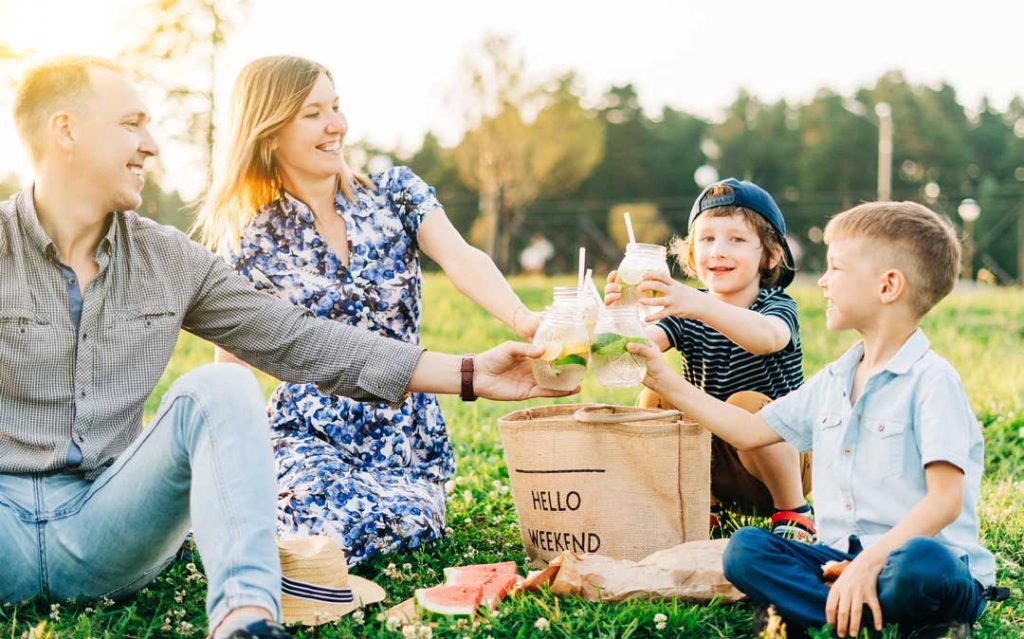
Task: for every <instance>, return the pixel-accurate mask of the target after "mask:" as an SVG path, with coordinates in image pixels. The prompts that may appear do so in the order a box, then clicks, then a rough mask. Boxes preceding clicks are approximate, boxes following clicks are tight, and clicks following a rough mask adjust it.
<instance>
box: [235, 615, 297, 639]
mask: <svg viewBox="0 0 1024 639" xmlns="http://www.w3.org/2000/svg"><path fill="white" fill-rule="evenodd" d="M226 639H292V636H291V635H290V634H288V631H287V630H285V629H284V626H282V625H281V624H279V623H277V622H276V621H267V620H266V619H260V620H259V621H257V622H254V623H251V624H249V625H247V626H244V627H242V628H238V629H236V630H235V631H234V632H232V633H231V634H230V635H228V636H227V637H226Z"/></svg>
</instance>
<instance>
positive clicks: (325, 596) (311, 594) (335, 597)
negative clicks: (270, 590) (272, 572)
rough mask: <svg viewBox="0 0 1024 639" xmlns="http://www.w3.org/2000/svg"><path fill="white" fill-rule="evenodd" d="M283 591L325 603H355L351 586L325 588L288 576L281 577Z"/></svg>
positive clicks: (283, 592) (293, 595)
mask: <svg viewBox="0 0 1024 639" xmlns="http://www.w3.org/2000/svg"><path fill="white" fill-rule="evenodd" d="M281 593H282V594H285V595H291V596H292V597H296V598H298V599H308V600H310V601H322V602H324V603H336V604H350V603H355V601H356V599H355V596H354V595H353V594H352V589H351V588H325V587H324V586H314V585H313V584H307V583H305V582H302V581H295V580H294V579H289V578H288V577H281Z"/></svg>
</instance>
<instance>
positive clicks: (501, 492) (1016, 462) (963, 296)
mask: <svg viewBox="0 0 1024 639" xmlns="http://www.w3.org/2000/svg"><path fill="white" fill-rule="evenodd" d="M554 283H556V282H554V281H551V280H539V279H533V280H525V279H524V280H517V281H515V282H514V286H515V288H516V289H517V291H518V292H519V293H520V295H521V296H522V297H523V299H524V300H525V301H526V302H527V303H528V304H529V305H530V306H531V307H534V308H540V307H542V306H543V304H544V302H545V301H546V297H547V295H548V291H549V290H550V287H551V286H552V285H553V284H554ZM557 283H568V282H567V281H565V282H557ZM791 293H792V294H793V295H794V297H796V299H797V301H798V303H799V305H800V309H801V322H802V327H803V328H802V335H803V344H804V358H805V359H804V362H805V370H806V371H807V372H808V373H811V372H814V371H817V370H818V369H819V368H821V366H822V365H823V364H825V363H827V362H829V361H831V360H832V359H834V358H835V357H836V356H838V355H839V354H840V353H842V352H843V351H844V350H845V349H846V348H847V347H848V346H849V345H850V344H852V343H853V341H854V340H855V339H856V336H854V335H853V334H849V333H847V334H839V335H835V334H830V333H828V332H826V331H825V330H824V317H823V315H824V306H823V303H822V300H821V296H820V294H819V293H818V291H817V290H816V289H814V288H813V287H811V286H809V285H806V284H799V285H796V286H794V287H793V290H792V291H791ZM424 295H425V298H426V299H427V300H429V304H428V305H427V307H426V312H425V316H424V331H423V342H424V345H425V346H426V347H427V348H430V349H433V350H441V351H448V352H456V353H458V352H469V351H477V350H481V349H484V348H487V347H488V346H490V345H493V344H494V343H496V342H498V341H500V340H502V339H506V338H509V337H511V334H510V332H509V331H508V330H507V329H505V328H504V327H503V326H501V325H500V324H499V323H498V322H496V321H495V320H493V319H491V318H489V317H487V316H486V315H485V314H484V313H483V311H481V310H479V309H478V308H477V307H476V306H475V305H474V304H473V303H472V302H470V301H469V300H467V299H465V298H464V297H462V296H461V295H459V294H458V293H457V292H456V291H455V290H454V289H453V288H452V287H451V285H450V284H448V283H447V281H446V280H444V279H443V278H439V277H428V278H427V282H426V290H425V293H424ZM456 318H457V319H456ZM925 330H926V332H927V333H928V336H929V338H930V339H931V342H932V346H933V347H934V348H935V349H936V350H937V351H938V352H939V353H940V354H941V355H942V356H944V357H946V358H947V359H949V360H950V361H951V362H952V363H953V365H954V366H956V368H957V370H959V371H960V375H961V377H962V378H963V381H964V384H965V386H966V387H967V391H968V394H969V395H970V397H971V400H972V403H973V405H974V408H975V411H976V412H977V414H978V417H979V419H980V420H981V421H982V423H983V425H984V429H985V436H986V441H987V446H986V455H987V470H986V480H985V484H984V487H983V501H982V506H981V520H982V536H983V538H984V541H985V543H986V544H987V546H988V547H989V548H990V549H991V550H992V551H993V552H994V553H995V554H996V556H997V559H998V569H999V581H1000V583H1002V584H1005V585H1011V586H1012V587H1013V589H1014V595H1015V597H1016V599H1015V600H1014V601H1011V602H1010V603H1009V604H996V605H992V606H990V607H989V610H988V611H987V612H986V613H985V615H984V617H983V618H982V621H981V622H980V624H979V625H978V627H977V631H976V636H977V637H982V638H990V639H997V638H998V639H1004V638H1018V639H1024V630H1022V628H1024V600H1022V599H1021V597H1022V593H1021V586H1020V583H1021V579H1022V577H1024V568H1022V566H1024V508H1022V507H1021V506H1020V505H1019V502H1020V495H1021V494H1024V474H1022V473H1024V471H1022V467H1024V445H1022V444H1024V390H1022V389H1024V292H1021V291H1014V290H1004V289H998V290H995V289H990V290H984V289H983V290H977V291H965V292H958V293H956V294H954V295H953V296H952V297H951V298H950V299H948V300H946V301H944V302H943V303H942V304H941V305H940V306H939V307H938V308H937V309H936V310H935V311H933V313H932V314H931V315H930V316H929V317H928V318H927V320H926V322H925ZM211 358H212V347H211V346H210V345H209V344H207V343H204V342H202V341H200V340H198V339H195V338H193V337H191V336H189V335H183V337H182V338H181V340H180V342H179V344H178V347H177V351H176V353H175V356H174V358H173V359H172V361H171V364H170V366H169V367H168V369H167V371H166V373H165V374H164V376H163V378H162V379H161V381H160V383H159V385H158V386H157V388H156V390H155V392H154V393H153V396H152V397H151V398H150V400H149V402H148V403H147V407H146V409H147V416H148V415H151V414H152V412H153V411H154V410H155V408H156V406H157V404H158V403H159V399H160V396H161V395H162V394H163V393H164V392H165V391H166V390H167V388H168V387H169V385H170V383H171V382H172V381H173V380H174V379H175V378H176V377H177V376H178V375H181V374H183V373H185V372H187V371H189V370H190V369H192V368H194V367H195V366H198V365H200V364H203V363H206V362H208V361H210V360H211ZM262 383H263V386H264V389H265V390H266V391H267V392H268V393H269V391H270V390H271V389H272V388H273V380H271V379H270V378H267V377H263V378H262ZM636 392H637V390H636V389H625V390H614V391H613V390H608V389H604V388H602V387H601V386H600V385H598V384H597V382H596V381H595V380H594V379H593V376H588V377H587V379H586V381H585V383H584V385H583V391H582V394H581V396H580V397H578V398H573V399H570V400H566V401H573V402H575V401H586V402H609V403H624V404H631V403H632V401H633V399H634V397H635V395H636ZM543 403H544V401H542V400H534V401H532V402H523V403H520V404H500V403H495V402H489V401H483V400H481V401H478V402H476V403H473V404H462V403H461V402H459V401H458V400H457V399H454V398H450V397H445V398H442V399H441V405H442V407H443V409H444V413H445V416H446V417H447V420H448V425H449V430H450V432H451V436H452V439H453V441H454V444H455V452H456V458H457V461H458V474H457V476H456V477H455V478H454V480H453V482H452V493H451V495H450V497H449V501H448V525H449V527H450V528H451V533H450V534H449V535H447V536H446V537H445V538H444V539H443V540H441V541H439V542H438V543H435V544H433V545H431V546H430V547H428V548H425V549H420V550H418V551H416V552H408V553H402V554H397V555H392V556H388V557H383V558H380V559H378V560H376V561H372V562H370V563H369V564H368V565H366V566H361V567H360V568H359V569H358V570H357V571H356V572H358V574H361V575H363V576H365V577H368V578H370V579H373V580H374V581H376V582H377V583H379V584H380V585H382V586H383V587H384V588H385V589H386V590H387V591H388V594H389V601H388V602H386V603H387V604H388V605H390V604H393V603H398V602H400V601H402V600H403V599H405V598H406V597H408V596H410V595H411V594H412V592H413V590H414V589H415V588H417V587H422V586H431V585H435V584H437V583H439V582H440V581H441V580H442V578H443V577H442V570H443V568H444V567H446V566H452V565H460V564H465V563H479V562H490V561H504V560H515V561H518V562H519V563H520V564H521V565H522V564H523V563H524V551H523V547H522V544H521V543H520V539H519V530H518V526H517V523H516V515H515V509H514V507H513V504H512V498H511V495H510V494H509V492H508V490H507V485H508V474H507V471H506V468H505V465H504V462H503V459H502V452H501V445H500V440H499V437H498V431H497V426H496V422H497V420H498V418H499V417H500V416H501V415H503V414H505V413H508V412H510V411H513V410H516V409H518V408H521V407H523V406H529V405H538V404H543ZM389 564H394V565H393V566H389ZM190 568H191V569H190ZM0 578H2V571H0ZM204 592H205V584H204V582H203V580H202V578H201V575H200V574H199V573H198V572H196V571H195V568H194V567H189V566H185V565H181V564H178V565H175V566H174V567H172V568H171V569H169V570H168V571H167V572H165V573H164V574H163V575H162V576H161V577H159V578H158V579H157V581H156V582H154V583H153V584H151V585H150V586H149V587H147V588H146V589H144V590H143V591H142V592H140V593H139V594H137V595H136V596H135V597H133V598H131V599H128V600H126V601H121V602H117V603H114V602H97V601H88V602H77V603H74V602H72V603H65V604H60V605H59V606H51V604H48V603H45V602H31V603H28V604H22V605H19V606H10V605H8V606H4V607H2V608H0V637H11V638H17V637H22V636H26V635H27V634H28V631H29V629H30V628H33V627H36V626H38V625H39V624H40V622H43V621H45V622H46V624H47V625H46V630H47V631H50V632H52V633H53V635H52V636H57V637H160V636H196V637H199V636H202V635H203V633H204V632H205V625H206V624H205V615H204V614H203V596H204ZM379 609H380V608H379V607H378V608H373V609H368V610H367V611H366V614H365V616H364V618H363V620H362V621H360V620H358V619H354V618H352V617H348V618H345V619H344V620H342V622H340V623H339V624H338V625H336V626H333V627H322V628H320V629H318V630H317V631H315V632H314V631H307V632H305V633H302V634H300V635H299V636H302V637H323V638H330V637H350V636H368V637H400V636H401V634H400V633H399V632H395V631H389V630H387V629H386V628H385V627H384V626H383V625H382V624H381V623H379V622H377V621H375V620H374V616H375V614H376V612H377V611H379ZM499 612H500V616H499V617H497V618H488V619H484V620H483V622H482V623H481V624H480V626H479V627H478V628H476V629H475V630H474V629H472V628H465V627H459V626H458V625H457V624H453V625H450V626H441V627H439V628H436V629H435V630H434V636H435V637H441V636H443V637H462V636H466V635H472V636H477V637H488V636H489V637H494V638H495V639H498V638H511V637H532V636H550V637H635V638H641V637H681V636H685V637H698V638H701V637H707V638H712V637H714V638H722V637H742V636H746V634H747V632H748V629H749V627H750V617H751V607H750V606H749V605H746V604H739V605H733V606H725V605H714V604H713V605H690V604H680V603H647V602H638V603H630V604H596V603H589V602H585V601H580V600H575V599H568V598H563V599H558V598H555V597H553V596H550V595H537V596H529V597H521V598H519V599H517V600H514V601H508V602H506V603H505V604H503V605H502V607H501V608H500V609H499ZM658 614H663V615H665V616H666V617H667V624H666V627H665V628H664V629H663V630H658V629H657V628H656V626H655V621H654V617H655V615H658ZM541 618H543V619H546V620H547V621H548V622H549V623H550V629H549V630H547V631H546V632H541V631H539V630H537V629H536V627H535V623H536V622H537V620H538V619H541ZM886 634H887V636H894V632H893V630H892V629H891V628H890V629H889V630H888V631H887V633H886ZM43 635H45V632H43V633H36V636H43Z"/></svg>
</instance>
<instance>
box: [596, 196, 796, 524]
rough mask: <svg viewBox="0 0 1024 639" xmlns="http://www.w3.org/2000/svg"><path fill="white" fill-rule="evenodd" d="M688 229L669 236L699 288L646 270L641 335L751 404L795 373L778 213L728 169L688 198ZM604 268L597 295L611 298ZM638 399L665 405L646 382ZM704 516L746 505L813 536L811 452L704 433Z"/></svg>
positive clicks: (779, 390) (707, 387) (732, 397)
mask: <svg viewBox="0 0 1024 639" xmlns="http://www.w3.org/2000/svg"><path fill="white" fill-rule="evenodd" d="M687 229H688V233H687V238H686V239H685V240H678V239H677V240H676V241H675V242H674V246H673V247H672V248H673V253H674V254H675V255H676V257H677V259H678V261H679V263H680V265H681V266H682V267H683V268H684V269H685V270H686V271H687V272H689V273H690V274H691V275H694V276H696V277H697V279H699V280H700V282H701V283H702V284H703V285H704V286H705V287H706V289H707V290H706V292H705V291H699V290H696V289H693V288H691V287H689V286H686V285H685V284H681V283H678V282H675V281H673V280H672V279H671V278H670V277H667V276H662V275H658V274H650V273H649V274H647V275H645V276H644V281H643V282H642V283H641V284H640V287H639V290H640V291H646V292H648V293H653V294H656V295H657V297H642V298H641V300H640V303H641V304H645V305H648V306H655V307H661V308H660V309H659V310H658V312H656V313H654V314H653V315H651V316H650V317H649V318H648V321H650V322H654V321H657V324H656V325H655V326H651V327H650V328H649V329H648V331H647V336H648V337H649V338H650V339H651V341H652V342H654V343H655V344H656V345H657V346H658V347H659V348H660V349H661V350H666V349H668V348H669V347H674V348H675V349H676V350H678V351H679V352H680V353H681V354H682V356H683V376H684V377H685V378H686V380H687V381H689V382H690V383H691V384H694V385H695V386H697V387H698V388H701V389H703V390H704V391H705V392H707V393H708V394H710V395H712V396H714V397H716V398H718V399H721V400H726V401H730V402H732V403H735V404H737V405H740V406H744V407H746V408H747V409H748V410H751V411H756V410H757V409H759V408H760V407H761V406H763V405H764V404H766V403H768V402H769V401H771V400H772V399H775V398H777V397H780V396H782V395H785V394H786V393H788V392H790V391H791V390H793V389H795V388H797V387H799V386H800V385H801V384H802V383H803V379H804V377H803V369H802V366H801V364H802V361H801V360H802V353H801V349H800V327H799V323H798V319H797V308H796V302H794V301H793V299H792V298H790V297H789V296H788V295H786V293H785V291H784V288H785V287H786V286H787V285H788V284H789V283H790V282H792V281H793V272H794V269H793V267H794V263H793V256H792V254H791V253H790V251H789V247H788V245H787V244H786V240H785V235H786V223H785V221H784V220H783V218H782V213H781V211H779V207H778V206H777V205H776V204H775V201H774V200H773V199H772V197H771V195H769V194H768V192H767V191H765V190H764V189H762V188H761V187H759V186H757V185H756V184H753V183H751V182H745V181H743V182H741V181H739V180H736V179H734V178H729V179H726V180H722V181H720V182H717V183H715V184H712V185H710V186H709V187H707V188H706V189H705V190H704V192H703V193H701V195H700V197H698V198H697V201H696V202H695V203H694V205H693V209H692V211H691V212H690V219H689V222H688V224H687ZM615 280H616V274H615V273H611V274H609V285H608V288H607V289H606V297H605V302H606V303H607V304H612V303H614V302H615V301H617V300H618V298H619V291H620V286H619V285H618V284H617V283H616V282H615ZM638 405H640V406H646V407H654V406H666V404H665V403H664V402H662V401H661V400H660V398H659V397H658V396H657V395H656V394H653V393H651V392H649V391H645V392H644V393H643V394H642V395H641V396H640V399H639V400H638ZM711 455H712V457H711V494H712V497H713V501H714V506H713V507H712V514H711V525H712V527H715V526H717V525H718V515H719V508H720V507H719V505H718V504H724V505H728V506H729V507H730V508H733V509H736V510H738V511H741V512H746V513H760V514H768V513H772V527H773V531H774V532H775V533H776V534H779V535H781V536H783V537H787V538H792V539H797V540H800V541H804V542H808V543H813V542H814V540H815V528H814V515H813V513H812V511H811V508H810V506H809V505H808V504H807V501H806V495H807V493H808V492H810V457H809V455H801V454H800V453H799V452H797V450H796V448H794V447H793V446H792V445H791V444H788V443H785V442H782V443H778V444H774V445H771V446H766V447H764V448H761V449H758V450H750V451H738V450H737V449H736V448H735V447H733V446H732V445H731V444H729V443H727V442H725V441H722V440H721V439H720V438H718V437H714V438H713V439H712V452H711Z"/></svg>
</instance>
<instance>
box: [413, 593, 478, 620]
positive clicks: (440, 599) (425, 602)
mask: <svg viewBox="0 0 1024 639" xmlns="http://www.w3.org/2000/svg"><path fill="white" fill-rule="evenodd" d="M482 599H483V589H482V588H481V587H480V586H479V585H469V586H434V587H433V588H417V589H416V607H417V608H418V609H419V611H420V617H422V618H429V617H431V616H440V617H455V616H458V617H470V618H472V617H473V616H474V615H476V609H477V608H479V607H480V601H481V600H482Z"/></svg>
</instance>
